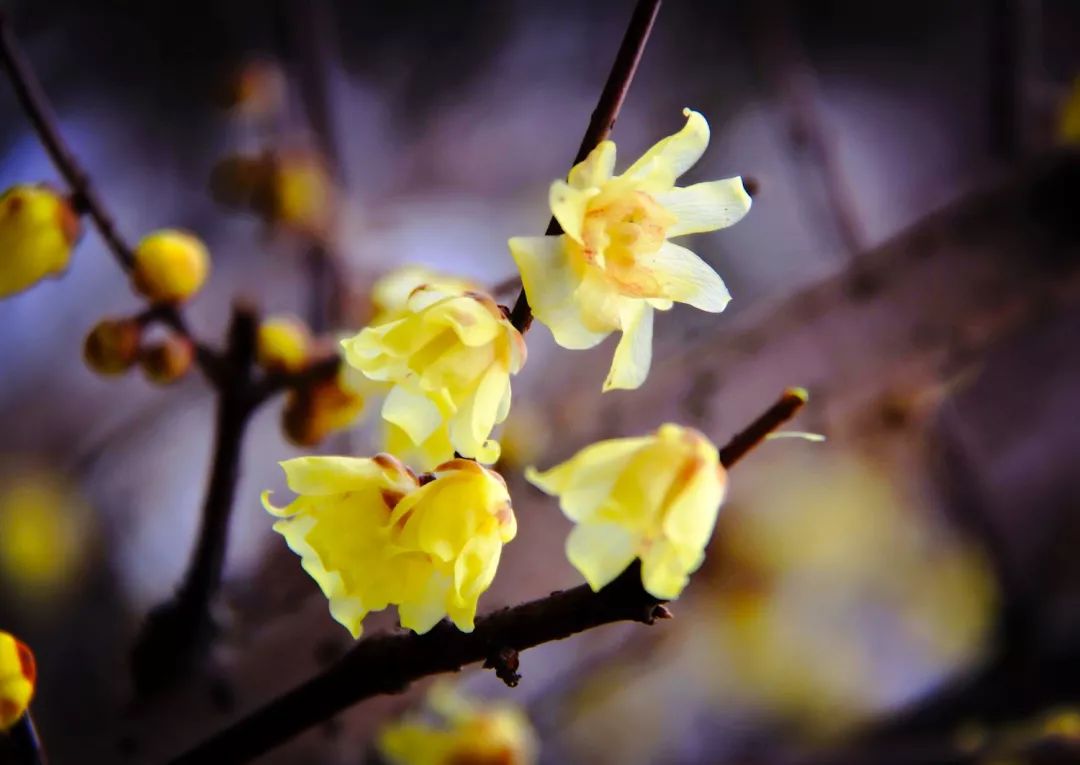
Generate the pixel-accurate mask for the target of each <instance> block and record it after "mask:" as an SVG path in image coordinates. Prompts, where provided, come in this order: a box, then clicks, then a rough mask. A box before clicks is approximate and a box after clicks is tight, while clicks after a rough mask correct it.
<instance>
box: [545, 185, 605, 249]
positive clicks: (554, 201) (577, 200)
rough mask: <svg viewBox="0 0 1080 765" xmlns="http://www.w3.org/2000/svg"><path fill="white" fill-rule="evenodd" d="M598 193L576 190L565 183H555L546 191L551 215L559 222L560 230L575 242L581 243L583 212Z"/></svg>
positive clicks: (583, 221)
mask: <svg viewBox="0 0 1080 765" xmlns="http://www.w3.org/2000/svg"><path fill="white" fill-rule="evenodd" d="M597 193H599V189H595V188H594V189H589V190H585V189H578V188H574V187H573V186H571V185H570V184H568V183H566V182H565V181H555V182H554V183H553V184H551V190H550V191H548V204H550V205H551V214H552V215H554V216H555V220H557V221H559V225H560V226H562V230H563V231H564V232H566V235H567V236H569V237H570V238H571V239H573V240H574V241H575V242H579V243H580V242H581V227H582V225H583V224H584V223H585V211H586V210H587V209H588V206H589V200H590V199H592V198H593V197H594V196H596V195H597Z"/></svg>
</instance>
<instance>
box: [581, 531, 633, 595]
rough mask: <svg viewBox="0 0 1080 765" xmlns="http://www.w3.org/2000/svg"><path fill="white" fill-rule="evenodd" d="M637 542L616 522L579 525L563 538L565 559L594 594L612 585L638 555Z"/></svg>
mask: <svg viewBox="0 0 1080 765" xmlns="http://www.w3.org/2000/svg"><path fill="white" fill-rule="evenodd" d="M636 544H637V543H636V540H635V538H634V536H633V534H631V533H630V531H629V530H628V529H627V528H626V527H624V526H622V525H620V524H617V523H580V524H578V525H577V526H575V527H574V528H573V530H572V531H571V532H570V536H568V537H567V538H566V557H567V559H568V560H569V561H570V563H571V565H573V567H574V568H576V569H577V570H578V571H579V572H581V575H582V576H583V577H585V581H586V582H588V583H589V586H590V587H591V588H592V589H593V591H594V592H598V591H599V590H600V589H601V588H602V587H604V586H605V585H607V584H609V583H610V582H612V581H613V580H614V579H615V578H616V577H617V576H618V575H619V574H621V573H622V572H623V571H625V570H626V567H627V566H629V565H630V564H631V562H633V560H634V557H635V556H636V555H637V549H636Z"/></svg>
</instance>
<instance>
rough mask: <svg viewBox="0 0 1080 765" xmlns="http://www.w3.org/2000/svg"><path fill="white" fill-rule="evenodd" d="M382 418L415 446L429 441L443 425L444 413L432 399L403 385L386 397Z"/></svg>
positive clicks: (395, 388) (396, 386) (396, 387)
mask: <svg viewBox="0 0 1080 765" xmlns="http://www.w3.org/2000/svg"><path fill="white" fill-rule="evenodd" d="M382 416H383V419H384V420H386V421H387V422H389V423H391V424H392V425H396V426H397V427H398V428H400V429H401V430H402V431H403V432H404V433H405V434H406V435H407V436H408V437H409V438H410V439H411V440H412V442H413V443H414V444H422V443H424V442H425V441H427V440H428V439H429V438H430V437H431V436H432V435H433V434H434V433H435V432H436V431H437V430H439V428H440V427H441V426H442V424H443V415H442V412H440V411H439V407H438V406H436V405H435V403H434V402H433V401H432V400H431V399H430V398H428V397H427V396H425V395H423V394H422V393H419V392H417V391H414V390H410V389H408V388H405V387H404V386H401V385H395V386H394V388H393V389H391V391H390V394H389V395H388V396H387V397H386V400H385V401H384V402H383V408H382Z"/></svg>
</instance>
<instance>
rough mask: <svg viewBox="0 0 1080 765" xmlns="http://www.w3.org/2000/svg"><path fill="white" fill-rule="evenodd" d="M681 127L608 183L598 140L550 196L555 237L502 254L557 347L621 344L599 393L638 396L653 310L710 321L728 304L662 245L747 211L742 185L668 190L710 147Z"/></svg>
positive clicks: (516, 243)
mask: <svg viewBox="0 0 1080 765" xmlns="http://www.w3.org/2000/svg"><path fill="white" fill-rule="evenodd" d="M683 113H684V114H685V115H686V117H687V121H686V126H685V127H683V129H682V130H680V131H679V132H678V133H676V134H675V135H672V136H669V137H667V138H665V139H663V140H662V141H660V142H659V143H657V144H656V145H655V146H653V147H652V148H651V149H649V150H648V151H647V152H645V154H644V155H643V156H642V157H641V158H640V159H639V160H638V161H637V162H635V163H634V164H632V165H631V166H630V167H629V168H628V169H627V170H626V171H625V172H624V173H623V174H622V175H613V174H612V173H613V171H614V168H615V144H614V143H613V142H611V141H604V142H602V143H601V144H600V145H599V146H597V147H596V148H595V149H594V150H593V151H592V152H591V153H590V154H589V156H588V157H586V158H585V160H584V161H583V162H581V163H580V164H578V165H575V166H574V168H573V169H572V170H571V171H570V175H569V178H568V181H569V182H563V181H556V182H555V183H554V184H553V185H552V187H551V194H550V203H551V210H552V213H553V214H554V215H555V218H556V219H557V220H558V222H559V225H561V226H562V229H563V231H564V232H565V233H564V234H562V235H560V236H545V237H515V238H513V239H511V240H510V252H511V253H512V255H513V256H514V260H515V261H517V265H518V268H519V270H520V271H521V279H522V283H523V284H524V286H525V292H526V294H527V295H528V298H529V304H530V305H531V306H532V310H533V314H534V315H535V316H536V317H537V318H538V319H539V320H540V321H542V322H543V323H544V324H546V325H547V326H548V328H549V329H550V330H551V332H552V334H553V335H554V336H555V341H556V342H557V343H558V344H559V345H561V346H563V347H564V348H572V349H580V348H591V347H593V346H595V345H596V344H598V343H599V342H600V341H602V340H603V339H604V338H605V337H607V336H608V335H609V334H610V333H611V332H613V331H615V330H619V331H621V332H622V337H621V338H620V340H619V345H618V347H617V348H616V349H615V358H614V359H613V361H612V364H611V371H610V372H609V373H608V377H607V380H606V381H605V383H604V390H610V389H612V388H626V389H633V388H637V387H639V386H640V385H641V384H642V383H643V382H644V381H645V378H646V376H647V375H648V372H649V366H650V364H651V360H652V324H653V310H654V309H656V310H661V311H666V310H668V309H670V308H671V306H672V303H673V302H678V303H687V304H689V305H692V306H694V307H695V308H700V309H701V310H703V311H710V312H714V313H715V312H719V311H722V310H724V308H725V307H726V306H727V304H728V301H729V300H730V299H731V296H730V295H729V294H728V291H727V288H726V287H725V286H724V283H723V281H722V280H721V279H720V277H719V276H717V274H716V272H715V271H713V270H712V268H710V267H709V266H708V265H707V264H706V263H705V262H704V261H703V260H701V258H699V257H698V256H697V255H695V254H694V253H693V252H691V251H690V250H688V249H686V248H685V247H681V246H679V245H677V244H674V243H673V242H670V241H668V239H669V238H671V237H679V236H684V235H686V234H697V233H701V232H704V231H713V230H715V229H719V228H725V227H727V226H730V225H732V224H734V223H736V222H737V221H738V220H740V219H741V218H742V217H743V216H744V215H746V213H747V211H749V209H750V196H749V195H748V194H747V193H746V189H744V188H743V184H742V179H741V178H737V177H736V178H727V179H725V180H720V181H709V182H706V183H697V184H694V185H693V186H686V187H682V188H680V187H676V186H675V180H676V179H677V178H678V177H679V176H680V175H682V174H683V173H685V172H686V171H687V170H688V169H690V167H691V166H693V165H694V163H696V162H697V161H698V159H699V158H700V157H701V155H702V154H703V153H704V152H705V147H706V146H708V143H709V125H708V123H707V122H706V121H705V118H704V117H702V116H701V115H700V114H698V113H697V112H694V111H691V110H689V109H686V110H684V112H683Z"/></svg>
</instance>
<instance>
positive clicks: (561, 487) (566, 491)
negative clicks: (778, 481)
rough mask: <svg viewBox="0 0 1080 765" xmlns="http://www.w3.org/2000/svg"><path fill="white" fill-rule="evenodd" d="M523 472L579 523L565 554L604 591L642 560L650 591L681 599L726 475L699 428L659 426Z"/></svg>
mask: <svg viewBox="0 0 1080 765" xmlns="http://www.w3.org/2000/svg"><path fill="white" fill-rule="evenodd" d="M525 477H526V478H527V479H528V480H529V482H530V483H532V484H534V485H535V486H537V487H539V488H540V489H542V490H543V491H545V492H547V493H548V494H552V495H557V496H558V497H559V506H560V507H561V508H562V510H563V512H564V513H565V514H566V516H567V517H568V518H569V519H570V520H572V521H574V522H575V523H576V524H577V525H576V526H575V527H574V529H573V530H572V531H571V532H570V536H569V537H568V538H567V540H566V555H567V557H568V558H569V560H570V563H571V564H573V566H574V567H575V568H576V569H577V570H578V571H580V572H581V574H582V576H584V577H585V580H586V581H587V582H588V583H589V585H590V586H591V587H592V588H593V590H599V589H600V588H602V587H603V586H604V585H606V584H608V583H609V582H611V581H612V580H613V579H615V578H616V577H617V576H618V575H619V574H620V573H622V572H623V571H624V570H625V569H626V567H627V566H629V565H630V563H631V562H632V561H633V560H634V558H641V579H642V583H643V584H644V586H645V589H646V590H647V591H648V592H649V593H650V594H652V595H653V596H655V597H657V598H662V599H664V600H671V599H673V598H677V597H678V596H679V594H680V593H681V592H682V590H683V588H684V587H685V586H686V584H687V582H688V581H689V576H690V574H691V573H693V572H694V571H696V570H697V568H698V567H699V566H700V565H701V563H702V561H703V560H704V558H705V546H706V544H707V543H708V541H709V538H710V537H711V536H712V532H713V527H714V526H715V524H716V515H717V511H718V510H719V508H720V504H721V502H723V499H724V493H725V491H726V488H727V473H726V471H725V470H724V468H723V466H722V465H721V464H720V458H719V454H718V452H717V449H716V446H714V445H713V444H712V443H711V442H710V441H709V439H707V438H706V437H705V436H703V435H702V434H701V433H699V432H697V431H696V430H693V429H692V428H684V427H682V426H680V425H673V424H670V423H669V424H666V425H662V426H661V427H660V429H659V430H657V431H656V432H655V433H653V434H651V435H647V436H641V437H637V438H616V439H612V440H609V441H601V442H599V443H595V444H592V445H591V446H588V447H586V448H584V449H582V450H581V451H580V452H578V453H577V454H575V455H574V456H573V457H571V458H570V459H569V460H567V461H566V462H564V463H562V464H561V465H557V466H555V467H554V468H552V469H551V470H548V471H546V472H543V473H541V472H538V471H536V470H535V469H534V468H528V469H527V470H526V472H525Z"/></svg>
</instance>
